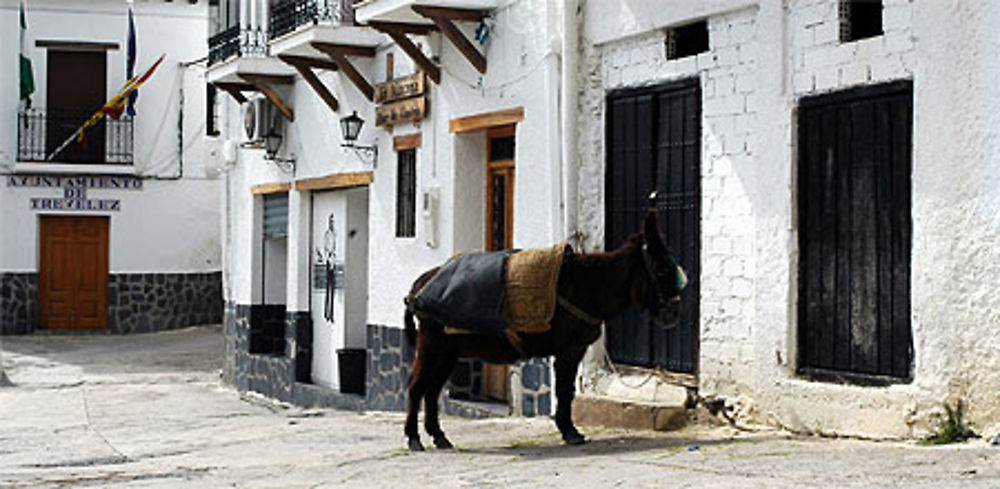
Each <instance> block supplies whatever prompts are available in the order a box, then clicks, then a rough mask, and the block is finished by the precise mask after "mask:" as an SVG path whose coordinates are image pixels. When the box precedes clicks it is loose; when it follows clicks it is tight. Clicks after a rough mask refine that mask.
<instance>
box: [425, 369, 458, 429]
mask: <svg viewBox="0 0 1000 489" xmlns="http://www.w3.org/2000/svg"><path fill="white" fill-rule="evenodd" d="M457 362H458V354H457V352H451V351H447V352H441V354H440V356H439V357H438V360H437V361H436V362H435V363H434V368H433V369H429V373H430V375H428V378H427V391H426V392H425V393H424V411H425V412H424V428H425V429H426V430H427V434H429V435H431V437H432V438H434V446H435V447H437V448H441V449H448V448H454V445H452V444H451V442H450V441H448V438H447V437H446V436H444V431H442V430H441V423H440V419H439V416H438V411H439V406H438V397H440V395H441V389H442V388H443V387H444V384H445V382H447V381H448V379H449V378H451V372H452V370H454V369H455V364H456V363H457ZM428 366H430V365H428Z"/></svg>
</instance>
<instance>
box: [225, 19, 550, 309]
mask: <svg viewBox="0 0 1000 489" xmlns="http://www.w3.org/2000/svg"><path fill="white" fill-rule="evenodd" d="M550 8H552V7H551V6H550V5H548V3H547V2H545V1H543V0H523V1H520V2H514V3H512V4H510V5H509V6H508V7H504V8H501V9H500V10H499V11H498V12H497V22H496V26H497V29H496V30H495V31H494V32H493V35H492V39H491V41H490V43H489V44H488V46H487V47H486V49H485V52H486V57H487V60H488V63H489V69H488V72H487V74H486V75H482V76H481V75H480V74H479V73H478V72H477V71H476V70H475V69H474V68H473V67H472V66H471V65H470V64H469V63H468V61H467V60H466V59H465V58H464V57H463V56H462V55H461V54H460V53H459V52H458V51H457V50H456V49H455V48H454V47H453V46H452V45H451V44H450V43H449V42H447V41H444V42H442V40H441V38H440V35H438V34H434V35H431V36H429V37H428V38H422V39H420V42H421V44H423V48H424V49H425V51H427V52H428V53H429V54H432V55H433V54H438V55H440V57H441V60H442V61H441V64H442V66H443V70H442V71H443V73H442V81H441V84H440V85H435V84H434V83H433V82H429V83H428V86H429V87H430V88H429V95H428V99H429V101H430V112H429V116H428V118H427V119H425V120H424V121H421V122H420V123H417V124H401V125H397V126H395V127H392V128H375V127H373V126H374V124H373V121H374V120H375V116H374V106H373V104H372V103H370V102H369V101H367V100H366V99H365V98H364V97H363V96H362V95H361V94H360V92H359V91H358V90H357V88H356V87H355V86H354V85H353V84H351V83H350V82H349V81H348V80H347V79H346V78H344V77H343V76H342V75H340V74H338V73H335V72H334V73H324V74H322V75H321V79H322V80H323V81H324V83H325V84H326V85H327V86H328V87H329V88H330V90H331V92H332V93H333V94H334V96H335V97H337V99H338V100H339V101H340V111H339V113H333V112H332V111H330V110H329V108H328V107H327V106H326V105H325V104H323V103H322V101H321V100H320V99H319V97H318V96H317V95H316V94H315V92H313V90H312V89H311V88H310V87H309V86H308V85H307V84H306V83H305V82H304V81H302V80H301V79H298V80H297V81H296V84H295V86H294V88H293V89H291V90H288V91H287V92H283V95H286V96H289V97H290V100H291V103H292V106H293V109H294V110H295V114H296V115H295V117H296V122H295V123H292V124H288V125H287V127H286V133H285V134H286V146H285V149H284V152H285V153H286V154H287V155H294V156H295V157H296V158H297V166H298V167H297V170H296V173H295V175H294V177H293V176H291V175H287V174H283V173H281V172H279V171H278V170H276V169H275V168H274V167H273V165H270V164H268V163H266V162H264V161H262V160H261V155H260V153H261V152H262V151H261V150H259V149H241V150H240V151H239V160H238V162H237V163H236V165H235V167H234V168H233V169H232V170H230V172H229V177H228V178H229V193H228V196H229V199H230V207H229V209H230V210H229V212H230V215H231V217H232V219H231V220H230V223H231V224H230V236H231V237H230V240H229V241H228V242H227V247H228V250H229V251H227V259H230V260H231V263H230V265H229V266H227V267H226V268H227V271H228V272H227V276H228V278H227V283H228V284H229V286H228V287H227V288H228V289H230V290H231V293H230V295H228V296H227V297H228V298H229V300H233V301H235V302H240V303H247V302H248V301H249V300H250V298H251V293H252V291H251V286H250V285H249V283H250V282H252V281H250V280H248V278H249V277H250V274H252V273H253V272H252V270H253V269H254V267H253V257H252V253H250V250H249V247H247V246H245V245H244V244H241V242H245V240H247V239H249V237H250V236H251V234H250V230H249V229H250V228H249V226H250V225H252V220H253V219H252V212H251V211H250V208H249V206H250V203H251V202H252V200H253V199H252V197H251V196H250V192H249V189H250V187H251V186H253V185H255V184H258V183H264V182H274V181H287V180H291V179H292V178H295V179H303V178H310V177H317V176H324V175H328V174H331V173H340V172H353V171H365V170H370V169H371V167H370V166H369V165H367V164H366V163H364V162H362V161H361V160H359V159H358V157H357V156H356V155H355V154H354V153H353V152H351V151H350V150H346V149H342V148H341V147H340V144H341V142H342V141H341V138H340V128H339V118H340V117H343V116H345V115H347V114H350V113H351V111H354V110H357V111H358V115H360V116H361V117H362V118H363V119H365V121H367V122H366V125H365V128H364V129H363V130H362V133H361V136H360V137H359V138H358V144H371V143H372V142H373V141H375V142H377V144H378V146H379V161H378V166H377V168H374V183H373V185H372V186H371V193H370V195H369V222H370V223H371V227H370V229H369V232H370V238H369V240H370V241H369V242H370V248H369V256H370V268H369V271H368V273H369V284H370V296H369V301H368V304H369V310H368V322H369V323H370V324H383V325H391V326H401V325H402V311H403V302H402V299H403V297H404V296H405V295H406V293H407V292H408V291H409V287H410V285H411V284H412V282H413V280H415V279H416V277H417V276H419V274H420V273H421V272H422V271H424V270H426V269H427V268H430V267H432V266H435V265H437V264H440V263H442V262H444V261H445V260H446V259H447V258H448V257H449V256H451V255H452V254H453V253H454V252H456V251H465V250H472V249H481V248H482V247H483V245H484V243H483V236H484V231H483V230H484V228H483V227H482V226H483V225H482V221H483V220H484V218H485V212H484V209H483V201H484V199H485V197H484V195H483V189H484V188H485V171H484V168H485V166H486V154H485V149H486V145H485V133H483V132H481V133H475V134H467V135H455V134H451V133H449V132H448V127H449V121H450V120H451V119H452V118H454V117H461V116H466V115H472V114H478V113H483V112H493V111H498V110H503V109H509V108H514V107H524V108H525V120H524V121H523V122H522V123H520V124H518V127H517V135H516V139H517V152H516V156H515V158H516V162H517V177H516V178H517V187H516V195H515V210H514V220H515V223H514V227H515V231H514V245H515V246H517V247H537V246H546V245H549V244H551V243H552V242H553V241H556V240H558V239H562V237H561V236H559V233H558V232H557V231H556V230H557V229H558V227H559V225H558V223H557V222H556V217H557V216H558V212H559V210H558V209H559V201H558V196H559V194H560V192H559V189H558V181H559V173H558V171H559V161H558V141H557V140H556V139H554V138H549V137H542V136H541V135H547V134H549V133H550V132H551V128H552V127H553V126H552V125H553V124H556V121H557V119H556V117H557V115H558V110H557V109H558V107H557V105H556V103H557V93H556V91H555V86H556V83H557V80H558V73H557V71H556V68H557V66H556V64H555V61H556V59H557V58H556V56H555V54H554V53H553V52H552V49H551V45H550V43H549V39H550V35H551V34H552V31H551V27H550V25H549V24H550V22H552V15H553V13H552V12H551V11H550V10H549V9H550ZM461 27H462V28H465V29H467V30H468V32H467V34H468V35H469V37H470V38H471V27H470V26H466V25H464V23H462V25H461ZM388 53H392V54H393V57H394V60H395V68H394V73H395V76H397V77H398V76H404V75H407V74H410V73H412V72H413V71H414V67H413V63H412V61H411V60H410V59H409V58H408V57H407V56H406V54H405V53H403V52H402V51H401V50H399V49H398V48H396V47H395V46H394V45H392V44H389V43H388V40H387V43H386V44H385V45H384V46H382V47H381V48H380V49H379V50H378V54H377V56H376V57H375V59H374V60H371V61H364V60H357V61H358V62H357V66H358V68H359V69H360V70H361V71H362V72H363V73H365V74H366V76H367V77H368V79H369V80H370V81H371V82H373V83H375V82H381V81H384V80H385V57H386V54H388ZM225 104H226V107H227V108H226V119H227V122H226V130H225V133H224V134H225V135H227V137H233V138H237V139H238V138H240V137H241V134H242V129H241V125H240V122H239V121H240V120H241V119H240V117H239V112H238V108H237V107H236V104H235V103H234V102H232V100H231V99H229V98H228V96H227V97H226V102H225ZM415 132H420V133H422V135H423V143H422V146H421V147H420V148H419V149H418V151H417V188H418V192H420V191H421V190H423V189H425V188H428V187H437V188H439V189H440V203H439V209H440V211H439V220H438V233H437V234H438V237H439V239H438V241H439V245H438V246H437V247H436V248H429V247H427V246H426V245H425V237H426V233H427V232H428V231H427V229H425V226H424V223H423V221H422V220H421V219H420V216H419V211H418V216H417V236H416V237H415V238H396V237H395V213H396V154H395V153H394V152H393V150H392V138H393V137H394V136H398V135H406V134H412V133H415ZM296 193H297V192H294V191H293V192H292V194H296ZM305 195H306V194H302V195H300V197H303V196H305ZM418 195H419V194H418ZM292 202H294V200H293V201H292ZM293 207H294V205H293ZM298 221H301V222H302V223H304V222H305V220H302V219H301V216H300V217H299V218H296V217H294V216H291V219H290V224H289V226H290V229H289V233H290V239H289V256H293V255H295V256H298V258H297V260H298V261H297V262H296V263H290V265H289V266H290V267H292V268H296V269H301V270H305V266H304V263H306V262H305V261H303V259H302V257H305V256H307V253H308V245H305V244H303V245H301V246H299V245H298V244H295V242H296V241H297V240H307V239H308V233H300V232H299V231H297V230H295V229H294V228H298V227H299V226H301V225H302V224H300V223H299V222H298ZM456 223H463V225H462V226H459V225H457V224H456ZM468 226H476V227H474V228H472V229H470V228H469V227H468ZM293 250H298V251H293ZM296 253H298V255H296ZM289 277H290V279H289V287H290V292H289V301H290V302H289V307H290V309H295V310H305V308H306V307H307V306H306V300H307V299H306V297H305V290H306V289H307V288H306V286H307V285H308V284H307V282H306V280H307V279H306V277H304V276H301V274H299V273H298V272H295V274H293V273H292V272H291V270H290V274H289ZM293 277H297V278H293Z"/></svg>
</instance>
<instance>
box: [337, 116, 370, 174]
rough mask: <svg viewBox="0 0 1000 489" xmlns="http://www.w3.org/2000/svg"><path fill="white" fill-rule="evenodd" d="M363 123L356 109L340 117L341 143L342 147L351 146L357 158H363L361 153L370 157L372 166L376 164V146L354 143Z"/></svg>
mask: <svg viewBox="0 0 1000 489" xmlns="http://www.w3.org/2000/svg"><path fill="white" fill-rule="evenodd" d="M364 125H365V120H364V119H362V118H360V117H358V111H356V110H355V111H354V112H353V113H352V114H351V115H349V116H347V117H342V118H341V119H340V132H341V134H342V135H343V136H344V144H341V146H342V147H344V148H351V149H353V150H354V152H355V153H356V154H357V155H358V158H361V159H364V157H362V156H361V153H365V154H367V155H368V156H369V157H370V158H371V163H372V166H373V167H374V166H378V146H376V145H374V144H373V145H371V146H361V145H357V144H354V142H355V141H357V140H358V134H361V127H362V126H364Z"/></svg>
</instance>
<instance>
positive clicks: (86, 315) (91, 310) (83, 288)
mask: <svg viewBox="0 0 1000 489" xmlns="http://www.w3.org/2000/svg"><path fill="white" fill-rule="evenodd" d="M109 227H110V220H109V218H107V217H103V216H96V217H91V216H87V217H69V216H41V217H40V222H39V234H40V240H39V241H40V243H41V245H40V246H41V249H40V251H39V301H40V308H41V316H42V318H41V319H42V323H41V327H42V328H43V329H103V328H105V327H107V311H108V309H107V299H108V230H109Z"/></svg>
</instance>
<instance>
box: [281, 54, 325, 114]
mask: <svg viewBox="0 0 1000 489" xmlns="http://www.w3.org/2000/svg"><path fill="white" fill-rule="evenodd" d="M278 59H280V60H281V61H284V62H285V63H287V64H288V65H290V66H291V67H292V68H295V70H296V71H298V72H299V74H300V75H302V78H303V79H304V80H305V81H306V83H308V84H309V86H310V87H312V89H313V90H314V91H315V92H316V94H317V95H319V98H321V99H322V100H323V102H325V103H326V105H327V106H328V107H330V110H332V111H334V112H336V111H337V109H338V108H339V107H340V104H339V103H338V102H337V98H336V97H334V96H333V94H332V93H330V90H329V89H327V88H326V85H324V84H323V82H322V81H321V80H320V79H319V77H318V76H316V73H314V72H313V69H314V68H315V69H320V70H331V71H334V70H337V69H338V66H337V64H336V63H333V62H330V61H327V60H324V59H316V58H309V57H306V56H293V55H291V54H279V55H278Z"/></svg>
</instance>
